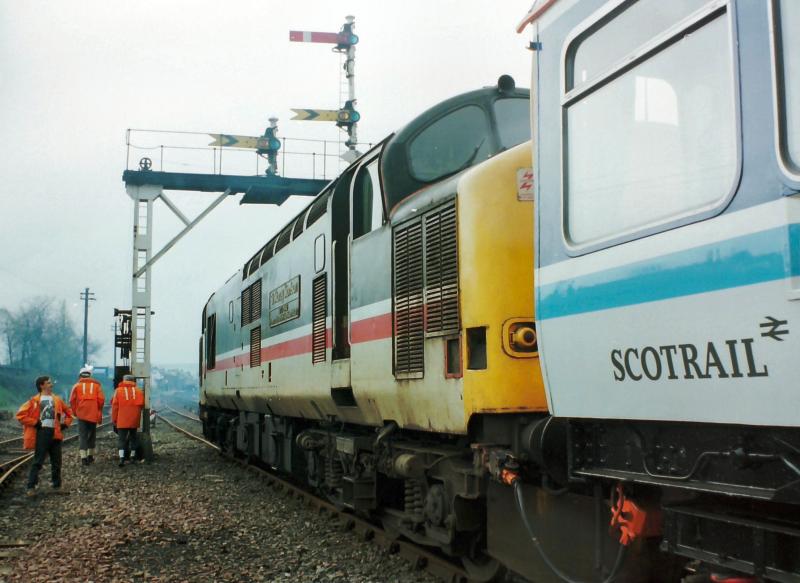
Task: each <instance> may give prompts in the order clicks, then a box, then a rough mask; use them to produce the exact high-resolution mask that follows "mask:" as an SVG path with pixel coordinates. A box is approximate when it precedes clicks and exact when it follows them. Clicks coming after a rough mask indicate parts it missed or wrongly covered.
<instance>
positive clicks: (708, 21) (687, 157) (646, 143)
mask: <svg viewBox="0 0 800 583" xmlns="http://www.w3.org/2000/svg"><path fill="white" fill-rule="evenodd" d="M564 67H565V70H564V73H565V76H564V79H565V86H564V91H565V93H564V95H563V97H562V106H563V116H562V123H563V131H564V145H563V148H564V151H563V154H564V155H563V159H564V170H563V171H564V196H565V201H564V205H563V209H564V231H565V233H564V234H565V238H566V240H567V242H568V243H569V244H570V245H571V246H573V247H575V248H578V249H579V250H591V248H596V247H602V246H608V245H609V244H611V243H616V242H619V241H620V240H626V239H632V238H634V237H635V236H636V235H637V234H638V235H641V234H642V233H645V232H647V233H652V232H653V231H656V230H663V229H666V228H669V227H670V226H673V225H675V224H676V223H678V222H681V221H685V219H686V218H687V217H693V218H700V217H702V216H708V215H710V214H712V213H713V212H715V211H717V210H718V209H720V208H721V207H722V205H723V203H724V202H725V201H726V200H727V199H728V197H729V196H730V195H731V194H732V192H733V188H734V186H735V182H736V177H737V176H738V172H739V149H738V148H739V144H738V140H737V135H738V130H737V119H738V118H737V113H736V111H737V105H736V97H735V87H736V85H735V83H734V59H733V47H732V25H731V19H730V15H729V13H728V4H727V2H723V1H722V0H713V1H711V2H709V1H705V2H701V1H699V0H692V1H690V0H675V1H674V2H672V1H670V2H663V1H662V0H640V1H638V2H632V1H628V2H621V3H619V5H618V6H617V7H616V8H615V9H614V10H611V11H609V12H608V13H606V14H605V15H604V16H602V17H601V18H600V19H599V20H597V21H596V22H594V23H592V24H591V25H590V26H589V28H586V29H583V30H581V31H580V32H579V33H577V34H576V35H574V36H573V38H572V40H571V42H570V44H569V46H568V48H567V51H566V53H565V62H564Z"/></svg>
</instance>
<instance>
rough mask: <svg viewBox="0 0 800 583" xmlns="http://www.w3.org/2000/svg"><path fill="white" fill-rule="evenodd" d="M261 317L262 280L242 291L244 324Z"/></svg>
mask: <svg viewBox="0 0 800 583" xmlns="http://www.w3.org/2000/svg"><path fill="white" fill-rule="evenodd" d="M260 319H261V280H260V279H259V280H258V281H255V282H253V284H252V285H250V286H249V287H246V288H245V289H244V290H243V291H242V326H247V325H248V324H249V323H250V322H255V321H256V320H260Z"/></svg>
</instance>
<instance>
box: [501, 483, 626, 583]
mask: <svg viewBox="0 0 800 583" xmlns="http://www.w3.org/2000/svg"><path fill="white" fill-rule="evenodd" d="M500 480H501V481H502V482H503V483H504V484H506V485H509V486H511V487H512V488H513V489H514V498H515V499H516V502H517V510H518V511H519V515H520V518H521V519H522V523H523V524H524V525H525V530H527V531H528V536H530V537H531V542H532V543H533V546H534V548H535V549H536V551H537V552H538V553H539V556H540V557H541V558H542V561H543V562H544V564H545V565H547V568H548V569H550V571H552V572H553V574H554V575H555V576H556V577H558V578H559V579H561V580H562V581H564V582H565V583H589V582H584V581H581V580H580V579H573V578H572V577H570V576H569V575H567V574H566V573H564V572H563V571H562V570H561V569H559V568H558V567H557V566H556V565H555V564H554V563H553V561H552V560H551V559H550V557H548V556H547V554H546V553H545V552H544V549H543V548H542V544H541V542H540V541H539V537H537V536H536V532H535V531H534V530H533V525H531V523H530V521H529V520H528V513H527V512H526V510H525V500H524V497H523V495H522V481H521V480H520V478H519V474H517V473H516V472H512V471H510V470H507V469H504V470H502V472H501V473H500ZM626 550H627V547H626V546H625V545H620V547H619V551H618V552H617V558H616V560H615V561H614V566H613V567H612V569H611V573H609V575H608V577H606V578H605V579H603V581H602V583H612V582H613V581H614V579H616V578H617V575H619V571H620V569H621V568H622V564H623V563H624V561H625V554H626V553H625V551H626Z"/></svg>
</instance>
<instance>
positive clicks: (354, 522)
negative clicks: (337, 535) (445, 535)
mask: <svg viewBox="0 0 800 583" xmlns="http://www.w3.org/2000/svg"><path fill="white" fill-rule="evenodd" d="M165 408H166V409H167V410H168V411H170V412H172V413H175V414H177V415H180V416H181V417H184V418H186V419H190V420H192V421H199V419H196V418H192V417H191V416H189V415H184V414H182V413H180V412H179V411H176V410H174V409H172V408H171V407H165ZM157 417H159V418H160V419H161V421H163V422H164V423H166V424H167V425H169V426H170V427H171V428H173V429H175V430H176V431H178V432H180V433H182V434H183V435H185V436H187V437H189V438H190V439H194V440H196V441H199V442H200V443H202V444H204V445H206V446H208V447H211V448H213V449H215V450H217V451H220V452H221V451H222V450H221V448H220V447H219V446H218V445H216V444H214V443H211V442H210V441H208V440H206V439H205V438H203V437H201V436H199V435H196V434H194V433H192V432H190V431H188V430H186V429H184V428H182V427H180V426H179V425H176V424H175V423H173V422H172V421H170V420H169V419H166V418H165V417H164V416H163V415H162V414H160V413H159V414H157ZM223 453H224V452H223ZM225 457H226V458H227V459H228V460H230V461H233V462H235V463H237V464H239V465H241V466H242V467H244V468H245V469H246V470H248V471H250V472H252V473H254V474H256V475H258V476H260V477H262V478H263V479H264V480H265V481H266V483H267V485H268V486H270V487H272V488H273V489H274V490H275V491H276V492H278V493H281V494H283V495H285V496H286V497H287V498H297V499H299V500H302V501H303V502H304V503H305V504H307V505H308V506H311V507H314V508H316V509H317V512H318V513H320V514H326V515H328V516H330V517H332V518H338V519H339V520H340V522H341V523H342V527H343V528H344V529H345V530H349V531H352V532H353V533H354V534H355V535H356V536H357V537H358V539H359V540H361V541H364V542H372V543H373V544H376V545H379V546H380V547H382V548H384V549H385V550H386V551H387V552H389V553H392V554H394V553H396V554H399V555H400V556H401V557H403V558H404V559H405V560H407V561H409V562H410V563H411V564H413V565H414V567H415V568H417V569H420V570H422V569H424V570H425V571H427V572H428V573H430V574H431V575H433V576H435V577H438V578H439V579H441V580H442V581H445V582H447V583H470V581H472V579H470V577H469V575H468V573H467V572H466V571H465V570H464V568H463V567H461V566H460V565H456V564H454V563H452V562H450V561H448V560H447V559H445V558H443V557H441V556H439V555H437V554H435V553H432V552H430V551H428V550H426V549H424V548H422V547H419V546H417V545H415V544H413V543H411V542H409V541H405V540H400V539H398V538H397V537H394V536H392V535H391V534H390V533H388V532H386V531H385V530H384V529H383V528H382V527H381V526H378V525H375V524H373V523H371V522H369V521H367V520H365V519H363V518H360V517H358V516H355V515H353V514H349V513H347V512H344V511H343V510H340V509H338V508H337V507H336V506H334V505H333V504H331V503H330V502H328V501H326V500H323V499H322V498H320V497H318V496H317V495H315V494H313V493H311V492H308V491H307V490H305V489H303V488H300V487H298V486H296V485H295V484H293V483H291V482H289V481H287V480H285V479H283V478H282V477H279V476H277V475H276V474H274V473H272V472H270V471H267V470H265V469H263V468H260V467H258V466H255V465H252V464H250V463H248V462H247V461H246V460H241V459H238V458H235V457H231V456H229V455H225Z"/></svg>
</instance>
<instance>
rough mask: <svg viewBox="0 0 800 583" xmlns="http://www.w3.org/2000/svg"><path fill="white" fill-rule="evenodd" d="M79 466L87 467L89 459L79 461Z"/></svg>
mask: <svg viewBox="0 0 800 583" xmlns="http://www.w3.org/2000/svg"><path fill="white" fill-rule="evenodd" d="M81 465H82V466H88V465H89V458H88V457H85V458H83V459H81Z"/></svg>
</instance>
